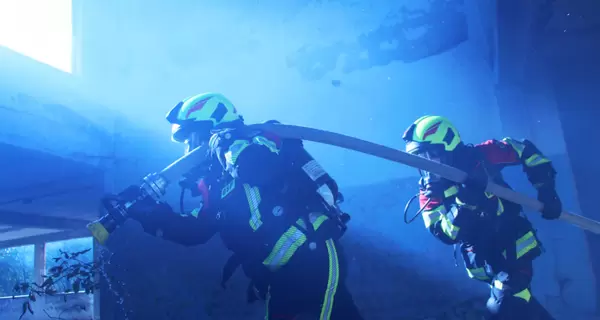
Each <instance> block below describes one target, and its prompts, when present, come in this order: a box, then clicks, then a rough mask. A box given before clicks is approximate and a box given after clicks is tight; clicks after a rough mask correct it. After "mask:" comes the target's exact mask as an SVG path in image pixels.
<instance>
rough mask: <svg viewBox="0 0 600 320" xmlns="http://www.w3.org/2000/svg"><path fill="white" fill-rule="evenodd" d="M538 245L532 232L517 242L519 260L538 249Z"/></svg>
mask: <svg viewBox="0 0 600 320" xmlns="http://www.w3.org/2000/svg"><path fill="white" fill-rule="evenodd" d="M537 245H538V243H537V240H536V239H535V235H534V234H533V232H532V231H529V232H527V233H526V234H525V235H524V236H522V237H521V238H519V240H517V259H519V258H521V257H522V256H524V255H525V254H526V253H527V252H529V251H531V250H532V249H534V248H535V247H537Z"/></svg>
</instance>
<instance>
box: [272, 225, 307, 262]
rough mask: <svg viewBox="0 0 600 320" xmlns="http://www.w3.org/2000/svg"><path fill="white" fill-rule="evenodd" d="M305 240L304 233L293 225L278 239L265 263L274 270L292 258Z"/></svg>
mask: <svg viewBox="0 0 600 320" xmlns="http://www.w3.org/2000/svg"><path fill="white" fill-rule="evenodd" d="M304 242H306V236H305V235H304V233H302V231H300V230H298V228H296V227H295V226H291V227H290V228H289V229H288V230H287V231H286V232H285V233H284V234H283V235H282V236H281V238H279V240H277V242H276V243H275V246H274V247H273V250H272V251H271V253H270V254H269V256H267V258H266V259H265V260H264V261H263V264H264V265H265V266H266V267H268V268H269V269H271V270H273V271H274V270H277V269H279V268H280V267H282V266H283V265H285V264H286V263H287V262H288V261H289V260H290V258H291V257H292V256H293V255H294V253H296V250H298V248H300V246H302V245H303V244H304Z"/></svg>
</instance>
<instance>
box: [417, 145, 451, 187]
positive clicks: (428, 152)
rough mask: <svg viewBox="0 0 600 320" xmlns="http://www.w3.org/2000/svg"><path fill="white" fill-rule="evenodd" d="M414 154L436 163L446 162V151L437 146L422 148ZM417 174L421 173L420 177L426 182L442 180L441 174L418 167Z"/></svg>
mask: <svg viewBox="0 0 600 320" xmlns="http://www.w3.org/2000/svg"><path fill="white" fill-rule="evenodd" d="M414 154H415V155H417V156H419V157H422V158H425V159H427V160H431V161H434V162H437V163H441V164H448V163H447V161H446V160H447V155H446V152H444V151H443V150H439V149H437V148H422V149H419V150H417V151H416V152H414ZM419 174H420V175H421V178H423V180H424V181H426V182H427V183H432V182H438V181H440V180H442V177H441V176H439V175H437V174H434V173H431V172H429V171H425V170H421V169H419Z"/></svg>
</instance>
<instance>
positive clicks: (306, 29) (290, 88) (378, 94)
mask: <svg viewBox="0 0 600 320" xmlns="http://www.w3.org/2000/svg"><path fill="white" fill-rule="evenodd" d="M436 3H438V6H437V7H435V8H433V9H430V8H428V5H425V4H426V2H424V3H423V6H421V7H420V6H418V5H415V2H414V1H413V2H411V1H398V2H397V3H393V4H392V3H388V2H385V1H378V2H377V3H376V4H375V3H372V2H360V1H357V2H348V1H339V2H337V1H336V2H311V1H296V2H294V4H293V5H291V4H290V5H289V6H288V5H286V6H282V5H281V4H280V3H278V2H276V1H261V2H253V3H250V2H246V1H234V0H232V1H225V2H222V1H209V2H203V3H202V4H199V3H197V2H195V1H180V2H179V3H178V6H176V7H173V6H166V5H164V4H161V2H159V1H128V2H126V3H125V2H123V1H103V2H101V3H100V2H89V3H85V5H86V6H88V7H87V9H86V10H84V11H83V12H84V13H83V21H84V22H83V27H82V33H83V34H84V38H83V39H84V41H83V56H84V57H85V59H83V60H82V70H81V72H82V76H83V79H84V80H85V82H86V83H87V85H88V86H90V87H94V88H97V89H98V90H102V91H103V92H108V93H110V94H108V95H106V96H105V97H104V98H106V99H112V100H113V101H115V103H118V105H121V106H123V108H121V111H122V112H123V113H125V114H128V115H131V117H132V118H135V119H138V121H140V122H144V123H148V124H152V126H153V127H154V130H155V131H156V132H157V133H161V134H163V135H164V138H163V139H165V140H166V139H168V138H167V136H168V134H169V127H168V125H166V123H165V121H164V114H165V113H166V111H167V110H169V109H170V108H171V107H172V106H174V105H175V104H176V103H177V102H178V101H179V100H180V99H182V98H184V97H186V96H189V95H192V94H196V93H199V92H204V91H220V92H223V93H224V94H226V95H227V96H229V97H230V98H231V99H232V100H233V101H234V103H236V104H237V107H238V109H239V110H240V112H242V113H243V114H244V116H245V118H246V119H247V120H248V121H249V122H258V121H264V120H268V119H273V118H274V119H278V120H280V121H282V122H287V123H293V124H298V125H308V126H314V127H318V128H321V129H327V130H332V131H337V132H341V133H345V134H350V135H353V136H358V137H361V138H365V139H368V140H371V141H375V142H379V143H383V144H386V145H390V146H395V147H401V146H402V143H401V141H400V140H401V135H402V133H403V131H404V129H405V128H406V127H407V126H408V125H409V124H410V123H411V122H412V121H413V120H414V119H416V118H417V117H419V116H422V115H424V114H427V113H438V114H444V115H447V116H449V117H451V118H452V119H453V120H454V121H455V122H456V123H457V125H459V126H460V127H462V128H463V130H462V134H463V135H464V136H465V138H468V139H473V140H479V139H483V138H485V137H489V136H497V135H499V132H500V131H499V130H500V123H499V121H498V120H497V116H496V115H497V112H498V111H497V109H496V107H495V102H494V99H493V96H492V95H493V75H492V74H491V73H490V66H489V61H488V59H487V58H488V54H487V53H482V52H481V46H482V45H484V43H483V42H484V40H485V39H483V38H482V37H483V36H481V32H478V30H479V29H478V27H479V25H478V24H477V25H474V26H469V28H468V30H467V29H466V27H465V25H464V21H465V20H477V19H472V17H471V16H470V15H468V16H465V15H464V14H462V13H461V12H462V11H463V8H462V7H461V6H460V5H458V4H454V5H448V8H447V9H445V7H443V6H440V5H439V1H437V2H436ZM448 3H457V1H448ZM403 7H404V8H405V9H406V10H403V9H402V8H403ZM420 10H421V11H420ZM187 17H189V18H187ZM150 20H152V21H153V22H152V23H151V24H149V23H148V21H150ZM233 21H235V23H233ZM461 21H463V22H461ZM451 22H452V23H451ZM444 23H446V24H444ZM430 29H431V30H430ZM403 30H405V31H403ZM428 30H429V31H428ZM426 31H427V32H426ZM467 32H468V33H467ZM467 36H469V37H470V39H471V41H467V42H464V40H465V39H466V37H467ZM461 37H462V38H461ZM448 39H453V41H454V42H452V43H446V42H448V41H449V40H448ZM394 45H396V46H397V47H396V48H399V49H398V50H396V51H394V50H391V49H389V50H387V51H386V49H385V48H387V47H389V46H392V47H391V48H392V49H393V48H394V47H393V46H394ZM386 46H387V47H386ZM411 48H414V50H417V51H418V52H416V53H414V52H413V51H411V50H412V49H411ZM443 49H445V50H446V51H447V52H446V53H443V54H439V55H434V56H433V57H431V58H429V59H425V60H423V61H419V62H414V63H412V62H411V61H412V60H414V59H416V58H418V57H419V55H421V56H424V55H427V54H433V53H435V52H439V51H443ZM428 50H431V52H429V51H428ZM436 50H437V51H436ZM417 53H418V55H417ZM360 57H363V58H362V60H361V59H359V61H358V62H351V61H348V59H350V58H352V59H354V58H357V59H358V58H360ZM336 66H337V67H336ZM321 67H322V68H321ZM323 68H324V69H323ZM336 81H339V85H338V82H336ZM482 118H485V119H486V123H485V125H475V126H474V125H473V124H472V122H471V120H472V119H482ZM142 119H143V120H142ZM311 149H312V150H313V151H314V152H316V154H317V155H319V156H321V158H323V162H324V165H325V166H327V168H328V169H329V170H331V171H332V172H333V173H334V174H336V176H338V177H339V179H340V183H342V184H344V185H360V184H364V183H370V182H374V181H383V180H386V179H388V178H389V177H398V176H407V175H410V174H412V173H413V170H412V169H409V168H404V167H401V166H397V165H395V164H391V163H387V162H386V161H382V160H377V159H372V158H370V157H365V156H362V155H357V154H354V153H351V152H346V151H343V150H337V149H331V148H329V147H323V146H311ZM363 167H371V168H378V169H377V170H362V169H360V168H363ZM349 170H352V172H353V174H352V175H348V174H347V172H348V171H349Z"/></svg>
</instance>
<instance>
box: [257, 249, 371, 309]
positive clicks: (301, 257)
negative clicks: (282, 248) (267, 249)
mask: <svg viewBox="0 0 600 320" xmlns="http://www.w3.org/2000/svg"><path fill="white" fill-rule="evenodd" d="M315 245H316V246H315ZM346 268H347V263H346V260H345V258H344V254H343V252H342V248H341V246H340V245H339V244H338V243H337V242H336V241H334V240H331V239H330V240H327V241H321V242H317V243H314V242H313V243H312V244H311V243H306V244H304V245H303V247H301V248H300V249H299V250H298V251H297V252H296V255H295V256H294V257H293V258H292V259H291V260H290V262H289V263H288V264H287V265H285V266H284V267H282V268H281V269H280V270H278V271H276V272H275V273H274V274H273V276H272V278H271V281H270V285H269V291H268V294H267V314H266V317H265V319H266V320H294V319H299V318H300V317H304V316H308V319H319V320H362V319H363V318H362V316H361V315H360V312H359V311H358V308H357V307H356V305H355V304H354V300H353V299H352V295H351V294H350V292H349V291H348V289H347V287H346V285H345V278H346Z"/></svg>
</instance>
